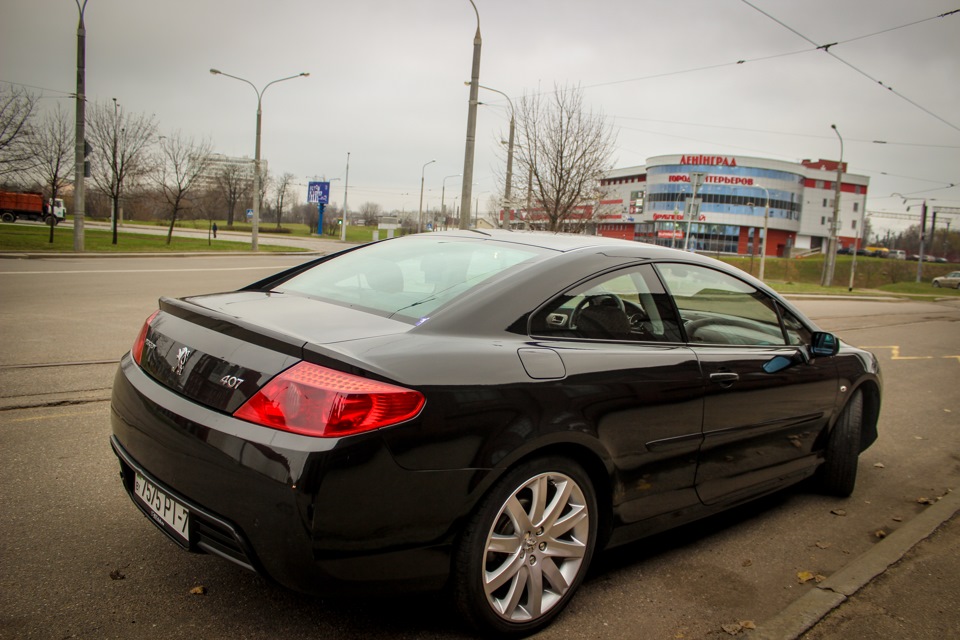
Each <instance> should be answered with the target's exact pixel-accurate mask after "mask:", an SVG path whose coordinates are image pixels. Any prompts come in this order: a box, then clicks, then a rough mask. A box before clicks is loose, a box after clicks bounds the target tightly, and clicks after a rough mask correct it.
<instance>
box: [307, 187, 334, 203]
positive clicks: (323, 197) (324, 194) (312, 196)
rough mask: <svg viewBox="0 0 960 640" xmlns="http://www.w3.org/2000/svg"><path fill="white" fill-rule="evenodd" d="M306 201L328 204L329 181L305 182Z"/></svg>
mask: <svg viewBox="0 0 960 640" xmlns="http://www.w3.org/2000/svg"><path fill="white" fill-rule="evenodd" d="M307 202H311V203H313V204H330V183H329V182H310V183H308V184H307Z"/></svg>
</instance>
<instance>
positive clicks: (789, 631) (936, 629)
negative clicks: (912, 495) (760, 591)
mask: <svg viewBox="0 0 960 640" xmlns="http://www.w3.org/2000/svg"><path fill="white" fill-rule="evenodd" d="M958 603H960V492H954V493H949V494H947V495H945V496H944V497H943V498H941V499H940V500H939V501H938V502H937V503H936V504H933V505H931V506H930V507H929V508H928V509H927V510H926V511H924V512H923V513H921V514H920V515H918V516H917V517H915V518H914V519H913V520H911V521H910V522H908V523H906V524H905V525H904V526H903V527H901V528H900V529H898V530H897V531H895V532H893V533H892V534H890V536H888V537H887V538H884V540H883V541H881V542H879V543H877V545H876V546H874V547H873V548H872V549H870V550H869V551H867V552H866V553H864V554H863V555H861V556H860V557H859V558H857V559H856V560H854V561H853V562H851V563H850V564H849V565H847V566H846V567H845V568H843V569H842V570H840V571H838V572H837V573H835V574H833V575H832V576H830V577H829V578H828V579H827V580H824V581H823V582H822V583H820V584H819V585H817V586H816V587H815V588H814V589H813V590H811V591H808V592H807V593H806V594H805V595H804V596H803V597H801V598H800V599H799V600H797V601H795V602H794V603H793V604H791V605H790V606H788V607H787V608H786V609H784V610H783V611H782V612H781V613H780V614H778V615H776V616H774V617H773V618H771V619H770V620H767V621H765V622H764V623H762V624H759V625H757V628H756V630H752V631H749V632H747V635H746V636H745V637H747V638H751V639H757V640H794V639H796V638H802V640H859V639H861V638H863V639H867V638H870V639H873V638H910V639H911V640H927V639H929V640H934V639H936V640H941V639H943V638H953V637H957V635H958V630H960V607H958V606H957V605H958Z"/></svg>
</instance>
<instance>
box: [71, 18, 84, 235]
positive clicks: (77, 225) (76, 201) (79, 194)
mask: <svg viewBox="0 0 960 640" xmlns="http://www.w3.org/2000/svg"><path fill="white" fill-rule="evenodd" d="M76 3H77V9H78V10H79V11H80V21H79V22H78V23H77V128H76V132H77V133H76V136H77V139H76V142H75V151H74V156H73V160H74V162H75V163H76V167H75V169H74V180H73V250H74V251H83V216H84V209H85V206H84V204H85V203H84V192H83V187H84V182H83V179H84V178H85V177H86V166H85V162H84V159H85V157H86V153H85V151H86V121H87V94H86V91H87V88H86V86H87V83H86V73H87V57H86V50H87V29H86V27H85V26H84V24H83V12H84V11H85V10H86V8H87V0H83V5H81V4H80V0H76Z"/></svg>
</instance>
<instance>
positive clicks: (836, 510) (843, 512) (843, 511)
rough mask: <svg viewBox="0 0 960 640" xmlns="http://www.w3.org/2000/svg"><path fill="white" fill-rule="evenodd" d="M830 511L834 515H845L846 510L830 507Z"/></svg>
mask: <svg viewBox="0 0 960 640" xmlns="http://www.w3.org/2000/svg"><path fill="white" fill-rule="evenodd" d="M830 513H832V514H833V515H835V516H845V515H847V510H846V509H831V510H830Z"/></svg>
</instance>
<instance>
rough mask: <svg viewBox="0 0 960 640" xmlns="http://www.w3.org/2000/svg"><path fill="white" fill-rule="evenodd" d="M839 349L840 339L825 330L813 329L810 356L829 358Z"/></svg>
mask: <svg viewBox="0 0 960 640" xmlns="http://www.w3.org/2000/svg"><path fill="white" fill-rule="evenodd" d="M838 351H840V340H838V339H837V336H835V335H833V334H832V333H827V332H826V331H815V332H814V333H813V336H812V337H811V340H810V357H811V358H829V357H830V356H835V355H837V352H838Z"/></svg>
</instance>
